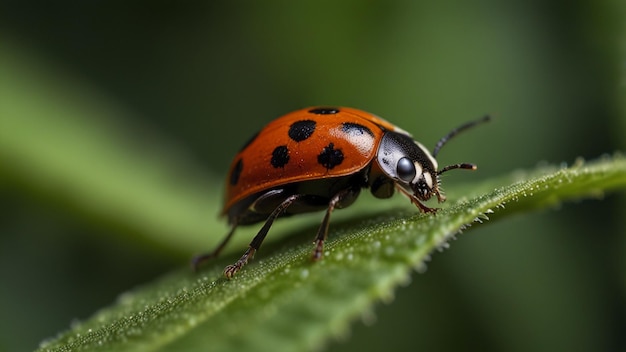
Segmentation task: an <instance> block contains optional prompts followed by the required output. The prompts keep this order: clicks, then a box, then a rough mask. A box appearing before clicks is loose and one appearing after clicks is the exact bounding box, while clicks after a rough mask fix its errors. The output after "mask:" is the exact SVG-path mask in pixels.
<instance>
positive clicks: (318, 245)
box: [313, 187, 360, 260]
mask: <svg viewBox="0 0 626 352" xmlns="http://www.w3.org/2000/svg"><path fill="white" fill-rule="evenodd" d="M359 193H360V188H352V187H351V188H347V189H343V190H341V191H339V192H337V194H335V195H334V196H333V197H332V198H331V199H330V202H328V208H327V209H326V215H324V220H322V224H321V225H320V228H319V230H318V231H317V236H316V237H315V242H314V243H315V249H314V250H313V260H320V259H322V256H323V253H324V241H325V240H326V237H328V224H329V222H330V213H332V212H333V210H334V209H335V208H343V207H346V206H348V205H350V204H352V203H353V202H354V200H355V199H356V197H358V195H359Z"/></svg>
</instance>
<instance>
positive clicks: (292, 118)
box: [192, 107, 490, 279]
mask: <svg viewBox="0 0 626 352" xmlns="http://www.w3.org/2000/svg"><path fill="white" fill-rule="evenodd" d="M489 119H490V118H489V116H485V117H483V118H482V119H479V120H476V121H472V122H469V123H466V124H464V125H462V126H460V127H458V128H456V129H454V130H452V131H451V132H450V133H448V134H447V135H446V136H444V137H443V138H441V139H440V140H439V142H438V143H437V144H436V146H435V148H434V150H433V152H432V154H431V153H430V152H429V151H428V149H426V148H425V147H424V146H423V145H422V144H420V143H419V142H417V141H414V140H413V138H412V137H411V135H410V134H409V133H408V132H406V131H404V130H402V129H400V128H398V127H396V126H394V125H393V124H391V123H389V122H387V121H385V120H384V119H382V118H380V117H378V116H376V115H373V114H370V113H368V112H365V111H362V110H358V109H353V108H346V107H311V108H307V109H302V110H297V111H294V112H291V113H289V114H287V115H284V116H282V117H279V118H278V119H276V120H274V121H272V122H270V123H269V124H268V125H267V126H265V127H264V128H263V129H262V130H261V131H260V132H259V133H257V134H256V135H254V136H253V137H252V138H251V139H250V140H249V141H248V142H247V143H246V144H245V145H244V147H243V148H242V149H241V150H240V151H239V153H238V154H237V155H236V156H235V158H234V159H233V162H232V164H231V167H230V171H229V173H228V179H227V185H226V199H225V205H224V209H223V211H222V215H226V216H227V217H228V222H229V223H230V225H231V230H230V231H229V233H228V234H227V235H226V237H225V238H224V239H223V240H222V242H221V243H220V244H219V245H218V246H217V247H216V248H215V249H214V250H213V251H212V252H210V253H207V254H203V255H200V256H197V257H195V258H194V259H193V261H192V265H193V267H194V269H197V268H198V266H199V265H200V264H201V263H202V262H204V261H206V260H208V259H211V258H214V257H216V256H217V255H218V254H219V253H220V252H221V250H222V249H223V248H224V247H225V246H226V244H227V243H228V241H229V240H230V238H231V237H232V235H233V234H234V232H235V229H236V228H237V226H239V225H249V224H254V223H258V222H261V221H265V224H264V225H263V227H262V228H261V230H260V231H259V232H258V233H257V235H256V236H255V237H254V238H253V239H252V242H250V245H249V247H248V249H247V250H246V252H245V253H244V254H243V255H242V256H241V258H240V259H239V260H238V261H237V262H235V263H234V264H232V265H229V266H227V267H226V268H225V269H224V275H225V276H226V277H227V278H229V279H230V278H232V277H233V275H235V274H236V273H237V272H238V271H239V270H240V269H241V268H242V267H243V266H244V265H245V264H246V263H247V262H248V259H250V258H252V257H253V256H254V253H255V252H256V251H257V250H258V249H259V247H260V246H261V243H262V242H263V240H264V239H265V236H266V235H267V233H268V231H269V229H270V227H271V226H272V223H273V222H274V220H275V219H276V218H278V217H283V216H290V215H294V214H299V213H305V212H312V211H318V210H324V209H326V215H325V216H324V219H323V220H322V224H321V226H320V228H319V230H318V232H317V236H316V237H315V247H314V250H313V259H314V260H319V259H321V258H322V254H323V248H324V240H325V239H326V236H327V233H328V224H329V219H330V214H331V213H332V211H333V210H334V209H335V208H345V207H347V206H349V205H351V204H352V203H353V202H354V201H355V200H356V198H357V197H358V195H359V193H360V191H361V189H363V188H369V189H370V190H371V192H372V194H373V195H374V196H375V197H377V198H389V197H391V196H392V195H393V193H394V190H396V189H397V190H398V191H399V192H400V193H402V194H404V195H405V196H407V197H409V199H410V200H411V202H412V203H413V204H415V205H416V206H417V207H418V208H419V209H420V210H421V211H422V212H425V213H430V212H434V211H436V210H437V209H436V208H429V207H427V206H426V205H424V204H423V203H422V202H423V201H427V200H428V199H430V198H431V197H432V196H436V197H437V200H438V201H439V202H443V201H444V200H445V197H444V195H443V194H442V192H441V190H440V188H439V184H440V181H439V175H441V174H442V173H444V172H446V171H449V170H452V169H470V170H475V169H476V165H474V164H468V163H461V164H453V165H449V166H446V167H444V168H442V169H438V166H437V161H436V160H435V156H437V153H438V152H439V150H440V149H441V147H442V146H443V145H444V144H445V143H446V142H447V141H448V140H449V139H450V138H452V137H453V136H455V135H456V134H457V133H459V132H461V131H463V130H466V129H468V128H470V127H472V126H475V125H477V124H479V123H482V122H486V121H488V120H489Z"/></svg>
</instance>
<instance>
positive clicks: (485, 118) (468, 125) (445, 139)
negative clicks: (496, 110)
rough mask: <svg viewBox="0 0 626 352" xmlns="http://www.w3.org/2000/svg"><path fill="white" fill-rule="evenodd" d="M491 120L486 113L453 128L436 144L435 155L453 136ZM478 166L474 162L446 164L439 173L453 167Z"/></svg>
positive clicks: (434, 155)
mask: <svg viewBox="0 0 626 352" xmlns="http://www.w3.org/2000/svg"><path fill="white" fill-rule="evenodd" d="M489 120H491V116H489V115H485V116H483V117H482V118H481V119H478V120H474V121H470V122H468V123H466V124H464V125H461V126H459V127H457V128H455V129H453V130H452V131H450V132H449V133H448V134H447V135H445V136H443V137H442V138H441V139H440V140H439V142H437V145H435V149H433V157H437V153H439V150H440V149H441V147H443V146H444V145H445V144H446V143H447V142H448V141H449V140H450V139H452V137H454V136H456V135H457V134H459V133H460V132H463V131H465V130H467V129H469V128H471V127H474V126H476V125H479V124H481V123H484V122H488V121H489ZM475 168H476V166H475V165H472V164H457V165H450V166H446V167H445V168H443V169H442V170H441V171H439V172H438V174H440V173H442V172H445V171H448V170H451V169H475Z"/></svg>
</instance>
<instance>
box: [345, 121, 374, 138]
mask: <svg viewBox="0 0 626 352" xmlns="http://www.w3.org/2000/svg"><path fill="white" fill-rule="evenodd" d="M341 130H342V131H343V132H345V133H346V134H349V135H352V136H361V135H364V134H366V133H367V134H369V135H370V137H372V138H374V132H372V130H370V129H369V128H367V127H365V126H363V125H359V124H358V123H353V122H344V123H343V124H341Z"/></svg>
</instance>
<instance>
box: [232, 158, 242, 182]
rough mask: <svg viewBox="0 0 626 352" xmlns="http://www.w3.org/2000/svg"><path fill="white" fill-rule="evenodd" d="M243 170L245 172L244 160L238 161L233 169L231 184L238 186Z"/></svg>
mask: <svg viewBox="0 0 626 352" xmlns="http://www.w3.org/2000/svg"><path fill="white" fill-rule="evenodd" d="M241 170H243V160H242V159H239V160H237V163H236V164H235V167H234V168H233V172H232V173H231V174H230V184H231V185H233V186H234V185H236V184H237V182H239V176H241Z"/></svg>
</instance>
